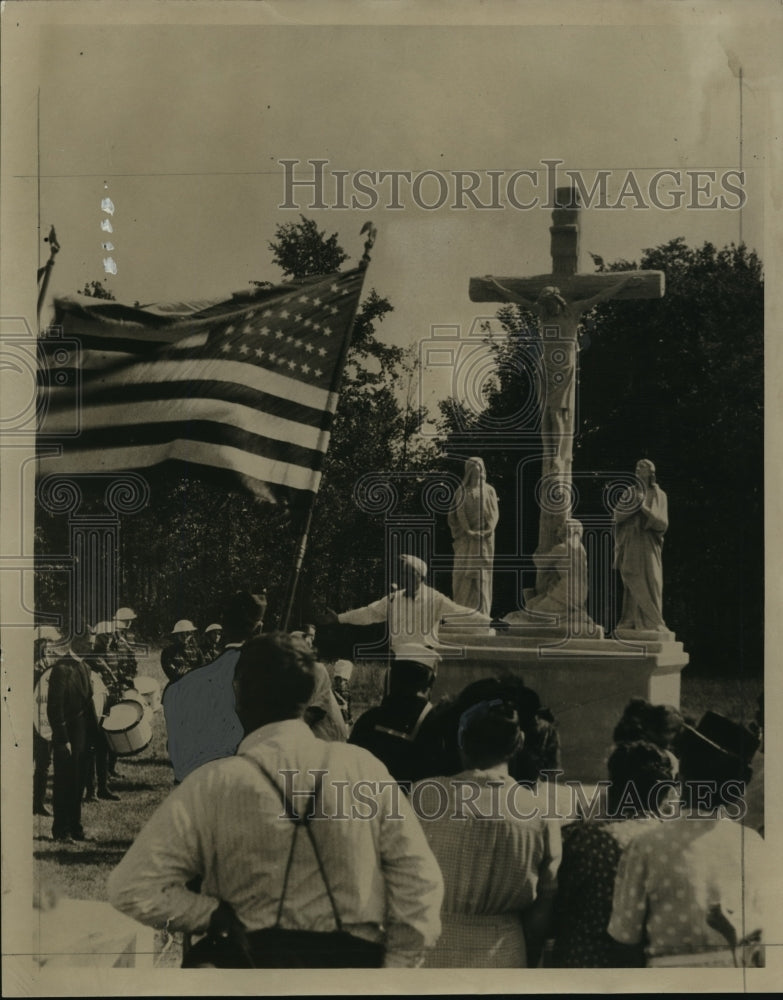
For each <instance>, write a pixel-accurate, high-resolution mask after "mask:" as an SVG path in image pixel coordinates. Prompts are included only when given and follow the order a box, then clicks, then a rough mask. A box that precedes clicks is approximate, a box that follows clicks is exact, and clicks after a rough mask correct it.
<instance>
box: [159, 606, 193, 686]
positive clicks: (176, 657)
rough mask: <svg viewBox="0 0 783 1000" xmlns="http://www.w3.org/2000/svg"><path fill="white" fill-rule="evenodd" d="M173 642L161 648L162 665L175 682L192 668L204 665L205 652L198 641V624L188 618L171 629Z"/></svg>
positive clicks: (169, 677) (165, 672)
mask: <svg viewBox="0 0 783 1000" xmlns="http://www.w3.org/2000/svg"><path fill="white" fill-rule="evenodd" d="M171 638H172V642H171V644H170V645H168V646H165V647H164V648H163V649H162V650H161V654H160V665H161V667H162V668H163V673H164V674H165V675H166V677H168V679H169V682H170V683H171V684H173V683H174V682H175V681H178V680H180V678H182V677H184V676H185V674H189V673H190V671H191V670H195V669H196V668H197V667H203V666H204V654H203V653H202V652H201V649H200V648H199V645H198V642H197V641H196V626H195V625H194V624H193V622H192V621H189V620H188V619H187V618H182V619H180V621H178V622H177V623H176V624H175V626H174V628H173V629H172V630H171Z"/></svg>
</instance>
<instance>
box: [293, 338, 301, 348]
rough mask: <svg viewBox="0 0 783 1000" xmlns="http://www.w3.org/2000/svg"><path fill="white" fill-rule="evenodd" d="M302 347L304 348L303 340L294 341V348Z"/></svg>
mask: <svg viewBox="0 0 783 1000" xmlns="http://www.w3.org/2000/svg"><path fill="white" fill-rule="evenodd" d="M301 346H302V341H301V340H299V339H297V340H295V341H294V347H301Z"/></svg>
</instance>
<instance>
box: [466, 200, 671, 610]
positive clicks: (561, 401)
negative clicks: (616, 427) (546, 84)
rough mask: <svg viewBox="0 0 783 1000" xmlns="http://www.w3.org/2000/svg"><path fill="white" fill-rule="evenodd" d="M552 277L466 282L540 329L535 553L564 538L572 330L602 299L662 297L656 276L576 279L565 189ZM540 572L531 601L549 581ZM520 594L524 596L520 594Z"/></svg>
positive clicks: (571, 204)
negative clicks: (517, 309) (520, 311)
mask: <svg viewBox="0 0 783 1000" xmlns="http://www.w3.org/2000/svg"><path fill="white" fill-rule="evenodd" d="M552 222H553V225H552V226H551V227H550V233H551V235H552V248H551V253H552V272H551V273H550V274H544V275H536V276H532V277H530V278H504V279H503V281H502V283H501V282H500V281H498V280H497V279H496V278H494V277H492V276H491V275H487V276H486V277H484V278H472V279H471V282H470V298H471V300H472V301H473V302H511V303H515V304H516V305H520V306H523V307H524V308H526V309H530V310H531V311H533V312H534V313H535V314H536V315H537V317H538V319H539V321H540V325H541V354H542V361H543V367H544V378H543V380H542V381H543V384H542V392H541V439H542V445H543V457H542V463H541V485H540V489H539V500H540V506H541V513H540V520H539V534H538V548H537V550H536V553H537V555H539V556H540V555H543V554H546V553H549V552H551V551H552V549H553V548H554V546H555V545H556V544H557V543H558V539H559V538H560V536H561V535H562V534H563V531H564V529H565V525H566V522H567V520H568V518H569V517H571V516H572V510H571V463H572V459H573V446H574V430H575V427H574V423H575V409H576V406H575V404H576V382H577V378H576V375H577V350H578V340H577V332H578V327H579V321H580V318H581V316H582V315H583V314H584V313H585V312H587V311H588V310H589V309H592V308H593V306H595V305H597V304H598V303H599V302H605V301H607V300H609V299H615V300H617V299H620V300H626V299H654V298H660V297H661V296H662V295H663V292H664V275H663V273H662V272H660V271H630V272H628V271H626V272H623V273H622V275H621V276H619V277H618V276H617V275H615V274H578V273H577V263H578V256H579V198H578V195H577V192H576V191H575V190H573V189H571V188H558V189H557V191H556V207H555V209H554V211H553V212H552ZM551 582H552V581H551V579H549V577H548V575H547V573H546V572H545V571H543V570H541V569H539V572H538V576H537V579H536V586H535V589H534V591H533V593H534V595H535V596H536V597H541V596H543V595H544V594H545V593H546V591H547V586H548V585H550V584H551ZM525 596H526V597H527V596H529V595H528V593H527V592H526V595H525Z"/></svg>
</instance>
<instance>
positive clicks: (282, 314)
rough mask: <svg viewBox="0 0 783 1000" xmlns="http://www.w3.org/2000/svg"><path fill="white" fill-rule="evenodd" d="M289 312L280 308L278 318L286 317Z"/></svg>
mask: <svg viewBox="0 0 783 1000" xmlns="http://www.w3.org/2000/svg"><path fill="white" fill-rule="evenodd" d="M290 315H291V313H290V312H289V311H288V310H287V309H281V310H280V319H288V317H289V316H290Z"/></svg>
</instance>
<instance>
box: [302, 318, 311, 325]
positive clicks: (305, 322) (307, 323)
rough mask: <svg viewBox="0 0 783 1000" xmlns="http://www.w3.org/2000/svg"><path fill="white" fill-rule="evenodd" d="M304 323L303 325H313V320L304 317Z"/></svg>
mask: <svg viewBox="0 0 783 1000" xmlns="http://www.w3.org/2000/svg"><path fill="white" fill-rule="evenodd" d="M304 325H305V326H312V325H313V321H312V320H311V319H306V320H305V321H304Z"/></svg>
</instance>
